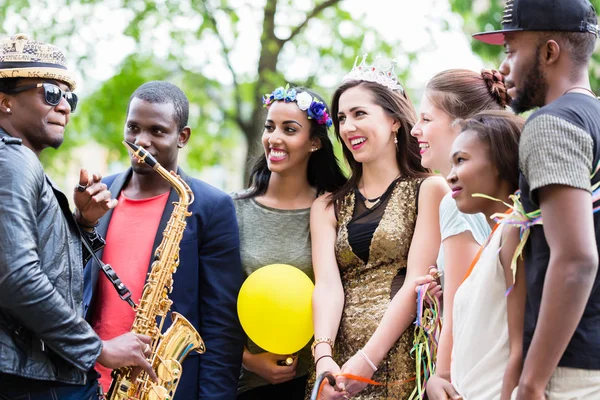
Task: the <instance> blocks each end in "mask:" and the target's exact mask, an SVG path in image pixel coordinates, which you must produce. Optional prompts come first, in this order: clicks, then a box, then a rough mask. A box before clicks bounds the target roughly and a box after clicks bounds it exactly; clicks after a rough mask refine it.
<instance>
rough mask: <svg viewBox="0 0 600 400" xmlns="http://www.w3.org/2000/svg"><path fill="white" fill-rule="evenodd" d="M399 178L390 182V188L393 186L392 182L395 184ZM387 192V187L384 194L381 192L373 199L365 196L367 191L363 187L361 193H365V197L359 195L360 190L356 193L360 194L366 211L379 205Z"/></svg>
mask: <svg viewBox="0 0 600 400" xmlns="http://www.w3.org/2000/svg"><path fill="white" fill-rule="evenodd" d="M399 177H400V174H399V175H398V176H397V177H396V178H394V180H393V181H392V183H390V186H391V185H393V184H394V182H396V180H397V179H398V178H399ZM388 190H389V186H388V188H387V189H386V190H385V192H383V193H382V194H380V195H379V196H377V197H375V198H373V199H369V198H368V197H367V196H368V194H367V191H366V190H365V187H364V186H363V191H365V195H364V196H363V194H362V193H360V190H359V191H358V193H359V194H360V197H362V199H363V203H364V204H365V207H367V208H368V209H371V208H373V207H375V206H376V205H377V204H379V202H380V201H381V198H382V197H383V195H384V194H386V193H387V191H388Z"/></svg>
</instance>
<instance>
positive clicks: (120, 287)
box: [79, 230, 137, 310]
mask: <svg viewBox="0 0 600 400" xmlns="http://www.w3.org/2000/svg"><path fill="white" fill-rule="evenodd" d="M79 236H81V241H82V243H83V245H84V246H85V248H86V249H87V251H88V252H89V253H90V254H91V255H92V257H93V258H94V260H96V262H97V263H98V265H99V266H100V269H101V270H102V272H104V275H105V276H106V277H107V278H108V280H109V281H110V283H112V285H113V287H114V288H115V290H116V291H117V293H118V294H119V298H120V299H121V300H123V301H126V302H127V304H129V305H130V306H131V308H133V309H134V310H135V309H136V307H137V306H136V305H135V303H134V302H133V300H131V291H130V290H129V288H128V287H127V286H125V284H124V283H123V282H121V279H120V278H119V276H118V275H117V273H116V272H115V270H114V269H113V268H112V267H111V266H110V264H105V263H103V262H102V260H101V259H100V257H98V256H97V255H96V253H95V252H94V250H93V249H92V245H91V244H90V243H89V238H88V237H87V235H85V234H84V233H83V232H81V230H79Z"/></svg>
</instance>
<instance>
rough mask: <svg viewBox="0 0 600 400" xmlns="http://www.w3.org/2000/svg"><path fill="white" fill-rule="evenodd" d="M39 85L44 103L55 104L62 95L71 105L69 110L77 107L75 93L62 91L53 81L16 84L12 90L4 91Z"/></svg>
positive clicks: (17, 91)
mask: <svg viewBox="0 0 600 400" xmlns="http://www.w3.org/2000/svg"><path fill="white" fill-rule="evenodd" d="M39 87H41V88H44V100H46V103H48V104H49V105H51V106H56V105H58V103H60V99H61V98H62V97H64V98H65V100H67V103H69V106H70V107H71V112H73V111H75V108H76V107H77V95H76V94H75V93H73V92H69V91H64V90H62V89H61V88H59V87H58V86H56V85H55V84H53V83H34V84H31V85H25V86H18V87H16V88H14V89H12V90H9V91H6V92H5V93H8V94H11V93H20V92H24V91H26V90H29V89H34V88H39Z"/></svg>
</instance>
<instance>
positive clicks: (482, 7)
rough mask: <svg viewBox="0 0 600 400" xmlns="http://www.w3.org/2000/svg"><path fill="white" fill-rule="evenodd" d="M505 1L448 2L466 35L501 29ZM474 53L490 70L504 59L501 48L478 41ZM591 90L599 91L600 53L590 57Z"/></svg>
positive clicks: (598, 0) (595, 0) (599, 0)
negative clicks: (457, 16)
mask: <svg viewBox="0 0 600 400" xmlns="http://www.w3.org/2000/svg"><path fill="white" fill-rule="evenodd" d="M505 3H506V2H505V0H450V5H451V7H452V11H454V12H456V13H458V14H460V15H461V16H462V17H463V19H464V21H465V25H464V31H465V34H467V35H469V36H470V35H472V34H473V33H477V32H484V31H490V30H496V29H501V24H500V21H501V20H502V14H503V11H504V5H505ZM591 3H592V4H593V5H594V7H595V8H596V10H597V11H598V10H600V0H591ZM471 47H472V49H473V51H474V52H475V53H477V54H478V55H479V56H481V58H482V59H483V60H484V61H486V63H488V64H489V66H490V67H492V68H498V67H499V66H500V63H501V62H502V60H503V59H504V48H503V47H502V46H491V45H489V44H485V43H482V42H480V41H478V40H472V41H471ZM590 81H591V85H592V90H594V92H596V93H598V92H599V91H600V53H598V51H596V52H595V53H594V54H593V56H592V63H591V68H590Z"/></svg>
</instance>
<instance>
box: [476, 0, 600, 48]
mask: <svg viewBox="0 0 600 400" xmlns="http://www.w3.org/2000/svg"><path fill="white" fill-rule="evenodd" d="M597 24H598V18H597V17H596V10H595V9H594V6H592V4H591V3H590V1H589V0H507V1H506V6H505V7H504V14H503V16H502V28H503V29H501V30H498V31H491V32H481V33H476V34H474V35H473V38H474V39H477V40H480V41H482V42H484V43H488V44H496V45H502V44H504V34H505V33H507V32H519V31H563V32H589V33H592V34H594V35H596V37H598V34H599V27H598V25H597Z"/></svg>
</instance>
